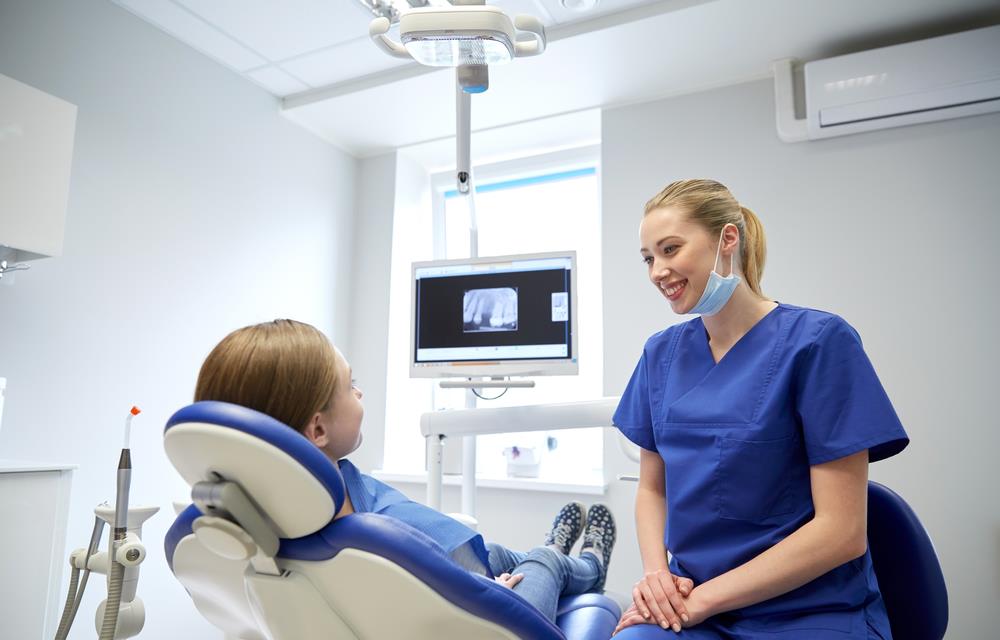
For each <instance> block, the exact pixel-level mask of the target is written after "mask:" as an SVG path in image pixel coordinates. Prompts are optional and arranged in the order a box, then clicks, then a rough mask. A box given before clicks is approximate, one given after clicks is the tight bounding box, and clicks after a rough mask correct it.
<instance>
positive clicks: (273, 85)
mask: <svg viewBox="0 0 1000 640" xmlns="http://www.w3.org/2000/svg"><path fill="white" fill-rule="evenodd" d="M246 76H247V77H248V78H250V79H251V80H253V81H254V82H256V83H257V84H259V85H260V86H262V87H264V88H265V89H267V90H268V91H270V92H271V93H273V94H274V95H276V96H282V97H283V96H289V95H291V94H293V93H299V92H300V91H305V90H306V89H308V88H309V87H308V86H307V85H305V84H303V83H302V82H300V81H299V80H296V79H295V78H293V77H292V76H290V75H289V74H287V73H285V72H284V71H282V70H281V69H279V68H277V67H275V66H273V65H270V66H267V67H264V68H262V69H255V70H254V71H251V72H249V73H247V74H246Z"/></svg>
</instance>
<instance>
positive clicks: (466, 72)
mask: <svg viewBox="0 0 1000 640" xmlns="http://www.w3.org/2000/svg"><path fill="white" fill-rule="evenodd" d="M373 1H377V0H373ZM390 26H391V22H390V20H389V18H387V17H384V16H383V17H378V18H375V19H374V20H372V22H371V25H369V27H368V35H369V36H370V37H371V39H372V41H373V42H375V44H376V45H377V46H378V47H379V48H380V49H382V50H383V51H385V52H386V53H388V54H389V55H391V56H395V57H397V58H411V59H413V60H416V61H417V62H419V63H420V64H424V65H427V66H432V67H455V84H456V94H457V98H456V105H455V107H456V109H455V110H456V119H457V123H456V132H455V134H456V144H457V158H456V172H455V178H456V185H457V188H458V191H459V193H463V194H467V193H470V192H471V191H472V160H471V151H470V147H471V137H472V133H471V130H472V115H471V109H472V103H471V94H473V93H482V92H484V91H486V90H487V89H488V88H489V86H490V82H489V65H491V64H504V63H507V62H510V61H511V60H513V59H514V58H515V57H525V56H534V55H538V54H540V53H542V52H543V51H545V27H544V25H542V22H541V20H539V19H538V18H536V17H534V16H517V17H515V18H514V20H513V22H512V21H511V19H510V18H509V17H508V16H507V14H505V13H504V12H503V11H501V10H500V9H498V8H496V7H489V6H486V5H485V4H484V0H455V2H454V5H453V6H443V7H435V6H427V7H423V8H420V9H413V10H411V11H407V12H405V13H403V14H402V15H401V16H400V18H399V37H400V42H396V41H394V40H391V39H390V38H389V37H388V36H386V34H387V33H388V32H389V27H390ZM519 32H520V33H525V34H529V35H531V36H532V38H531V40H530V41H526V42H518V41H517V34H518V33H519Z"/></svg>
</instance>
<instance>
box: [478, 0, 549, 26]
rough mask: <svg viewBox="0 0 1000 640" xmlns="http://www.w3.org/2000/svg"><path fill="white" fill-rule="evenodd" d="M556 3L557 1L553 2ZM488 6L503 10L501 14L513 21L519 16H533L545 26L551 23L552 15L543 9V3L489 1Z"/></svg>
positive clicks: (516, 0)
mask: <svg viewBox="0 0 1000 640" xmlns="http://www.w3.org/2000/svg"><path fill="white" fill-rule="evenodd" d="M555 1H556V2H557V3H558V2H559V0H555ZM489 4H490V5H492V6H495V7H498V8H500V9H503V12H504V13H506V14H507V15H508V16H510V19H511V20H513V19H514V17H515V16H518V15H521V14H527V15H529V16H535V17H536V18H538V19H539V20H541V21H542V23H543V24H544V25H545V26H549V25H551V24H552V23H553V21H552V15H551V14H550V13H549V11H548V9H546V7H545V3H543V2H539V1H538V0H491V1H490V3H489Z"/></svg>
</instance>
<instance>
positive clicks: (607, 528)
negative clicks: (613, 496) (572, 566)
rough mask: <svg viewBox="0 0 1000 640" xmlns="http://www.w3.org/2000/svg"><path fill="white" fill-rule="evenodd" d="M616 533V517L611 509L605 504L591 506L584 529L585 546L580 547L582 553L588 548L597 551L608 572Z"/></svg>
mask: <svg viewBox="0 0 1000 640" xmlns="http://www.w3.org/2000/svg"><path fill="white" fill-rule="evenodd" d="M616 535H617V529H616V527H615V517H614V516H613V515H611V510H610V509H608V508H607V507H606V506H604V505H603V504H595V505H594V506H592V507H591V508H590V513H588V514H587V525H586V527H584V530H583V546H582V547H581V548H580V553H583V552H584V551H588V550H589V551H594V552H596V553H597V555H598V556H600V558H601V560H602V561H603V562H604V571H605V573H607V569H608V562H609V561H610V560H611V550H612V549H613V548H614V546H615V537H616Z"/></svg>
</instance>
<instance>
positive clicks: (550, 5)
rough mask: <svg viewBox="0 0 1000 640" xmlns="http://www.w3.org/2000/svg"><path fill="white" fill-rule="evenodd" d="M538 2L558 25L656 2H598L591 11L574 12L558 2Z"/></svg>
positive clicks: (651, 0)
mask: <svg viewBox="0 0 1000 640" xmlns="http://www.w3.org/2000/svg"><path fill="white" fill-rule="evenodd" d="M539 2H540V3H541V4H543V5H545V10H546V11H548V13H549V15H551V16H552V19H553V20H554V21H555V22H557V23H559V24H568V23H571V22H579V21H581V20H590V19H592V18H596V17H598V16H603V15H608V14H612V13H618V12H620V11H624V10H626V9H631V8H633V7H638V6H642V5H647V4H653V3H655V2H656V0H598V2H597V5H596V6H595V7H594V8H593V9H588V10H586V11H574V10H573V9H567V8H566V7H564V6H563V4H562V2H561V1H560V0H539Z"/></svg>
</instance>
